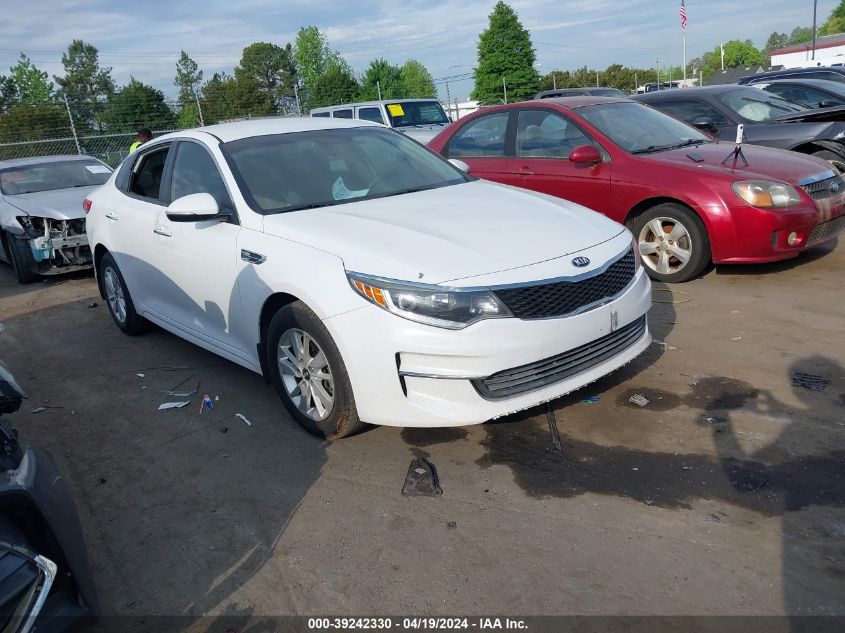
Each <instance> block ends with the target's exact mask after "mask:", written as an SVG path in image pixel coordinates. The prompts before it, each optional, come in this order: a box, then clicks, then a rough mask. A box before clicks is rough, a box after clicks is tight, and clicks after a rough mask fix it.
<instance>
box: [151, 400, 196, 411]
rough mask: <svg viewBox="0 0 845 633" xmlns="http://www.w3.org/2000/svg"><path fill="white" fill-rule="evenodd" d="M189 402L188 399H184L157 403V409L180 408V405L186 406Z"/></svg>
mask: <svg viewBox="0 0 845 633" xmlns="http://www.w3.org/2000/svg"><path fill="white" fill-rule="evenodd" d="M189 404H191V401H190V400H185V401H184V402H162V403H161V404H160V405H158V410H159V411H167V410H168V409H181V408H182V407H187V406H188V405H189Z"/></svg>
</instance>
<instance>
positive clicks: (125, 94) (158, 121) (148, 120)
mask: <svg viewBox="0 0 845 633" xmlns="http://www.w3.org/2000/svg"><path fill="white" fill-rule="evenodd" d="M98 121H99V123H100V124H101V126H102V127H103V129H104V130H105V131H107V132H110V133H112V134H119V133H121V132H135V131H137V130H138V128H140V127H148V128H151V129H153V130H172V129H173V128H174V127H176V115H175V114H174V113H173V110H171V109H170V106H168V105H167V103H166V102H165V100H164V93H163V92H162V91H161V90H156V89H155V88H153V87H152V86H148V85H147V84H145V83H143V82H140V81H138V80H137V79H135V78H134V77H130V78H129V83H128V84H126V85H125V86H123V87H122V88H120V89H119V90H117V91H116V92H113V93H112V94H110V95H109V97H108V101H107V103H106V107H105V108H104V109H103V111H102V112H101V113H100V115H99V117H98Z"/></svg>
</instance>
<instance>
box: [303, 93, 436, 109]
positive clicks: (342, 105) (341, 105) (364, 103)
mask: <svg viewBox="0 0 845 633" xmlns="http://www.w3.org/2000/svg"><path fill="white" fill-rule="evenodd" d="M400 101H401V102H402V103H411V102H413V101H417V102H430V101H437V99H436V98H434V97H431V98H430V99H382V100H381V101H357V102H355V103H339V104H338V105H333V106H324V107H322V108H311V110H310V112H329V111H331V110H337V109H338V108H353V107H355V106H378V105H386V104H388V103H399V102H400ZM438 103H439V102H438Z"/></svg>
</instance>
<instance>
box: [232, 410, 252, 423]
mask: <svg viewBox="0 0 845 633" xmlns="http://www.w3.org/2000/svg"><path fill="white" fill-rule="evenodd" d="M235 417H236V418H238V419H239V420H243V422H244V424H246V425H247V426H252V422H250V421H249V420H247V419H246V416H245V415H244V414H243V413H236V414H235Z"/></svg>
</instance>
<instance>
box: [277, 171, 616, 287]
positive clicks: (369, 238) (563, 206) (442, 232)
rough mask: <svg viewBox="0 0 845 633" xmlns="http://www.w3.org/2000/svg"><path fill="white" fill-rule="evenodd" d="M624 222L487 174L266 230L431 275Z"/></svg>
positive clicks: (505, 266) (491, 264)
mask: <svg viewBox="0 0 845 633" xmlns="http://www.w3.org/2000/svg"><path fill="white" fill-rule="evenodd" d="M624 230H625V229H624V228H623V227H622V226H621V225H620V224H617V223H616V222H614V221H612V220H610V219H608V218H606V217H604V216H603V215H601V214H599V213H596V212H594V211H590V210H589V209H586V208H584V207H581V206H579V205H577V204H574V203H571V202H567V201H565V200H560V199H558V198H552V197H551V196H546V195H543V194H538V193H534V192H530V191H525V190H524V189H516V188H515V187H508V186H505V185H499V184H495V183H491V182H487V181H473V182H468V183H465V184H459V185H454V186H449V187H442V188H439V189H432V190H429V191H420V192H418V193H411V194H406V195H402V196H392V197H387V198H379V199H374V200H362V201H360V202H352V203H347V204H342V205H338V206H333V207H324V208H322V209H306V210H302V211H294V212H291V213H280V214H276V215H268V216H265V218H264V231H265V232H266V233H269V234H271V235H276V236H279V237H283V238H286V239H290V240H293V241H296V242H299V243H302V244H307V245H308V246H312V247H314V248H318V249H320V250H323V251H326V252H329V253H332V254H334V255H337V256H338V257H340V258H341V259H343V262H344V266H345V267H346V269H347V270H350V271H354V272H359V273H364V274H368V275H376V276H379V277H385V278H389V279H399V280H405V281H416V282H422V283H432V284H437V283H444V282H447V281H457V280H459V279H463V278H466V277H473V276H477V275H482V274H488V273H494V272H499V271H505V270H510V269H513V268H517V267H522V266H527V265H530V264H534V263H537V262H541V261H546V260H549V259H553V258H556V257H563V256H565V255H568V254H571V253H574V252H577V251H581V250H583V249H586V248H589V247H591V246H594V245H596V244H600V243H602V242H605V241H607V240H609V239H612V238H613V237H615V236H616V235H619V233H621V232H622V231H624Z"/></svg>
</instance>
